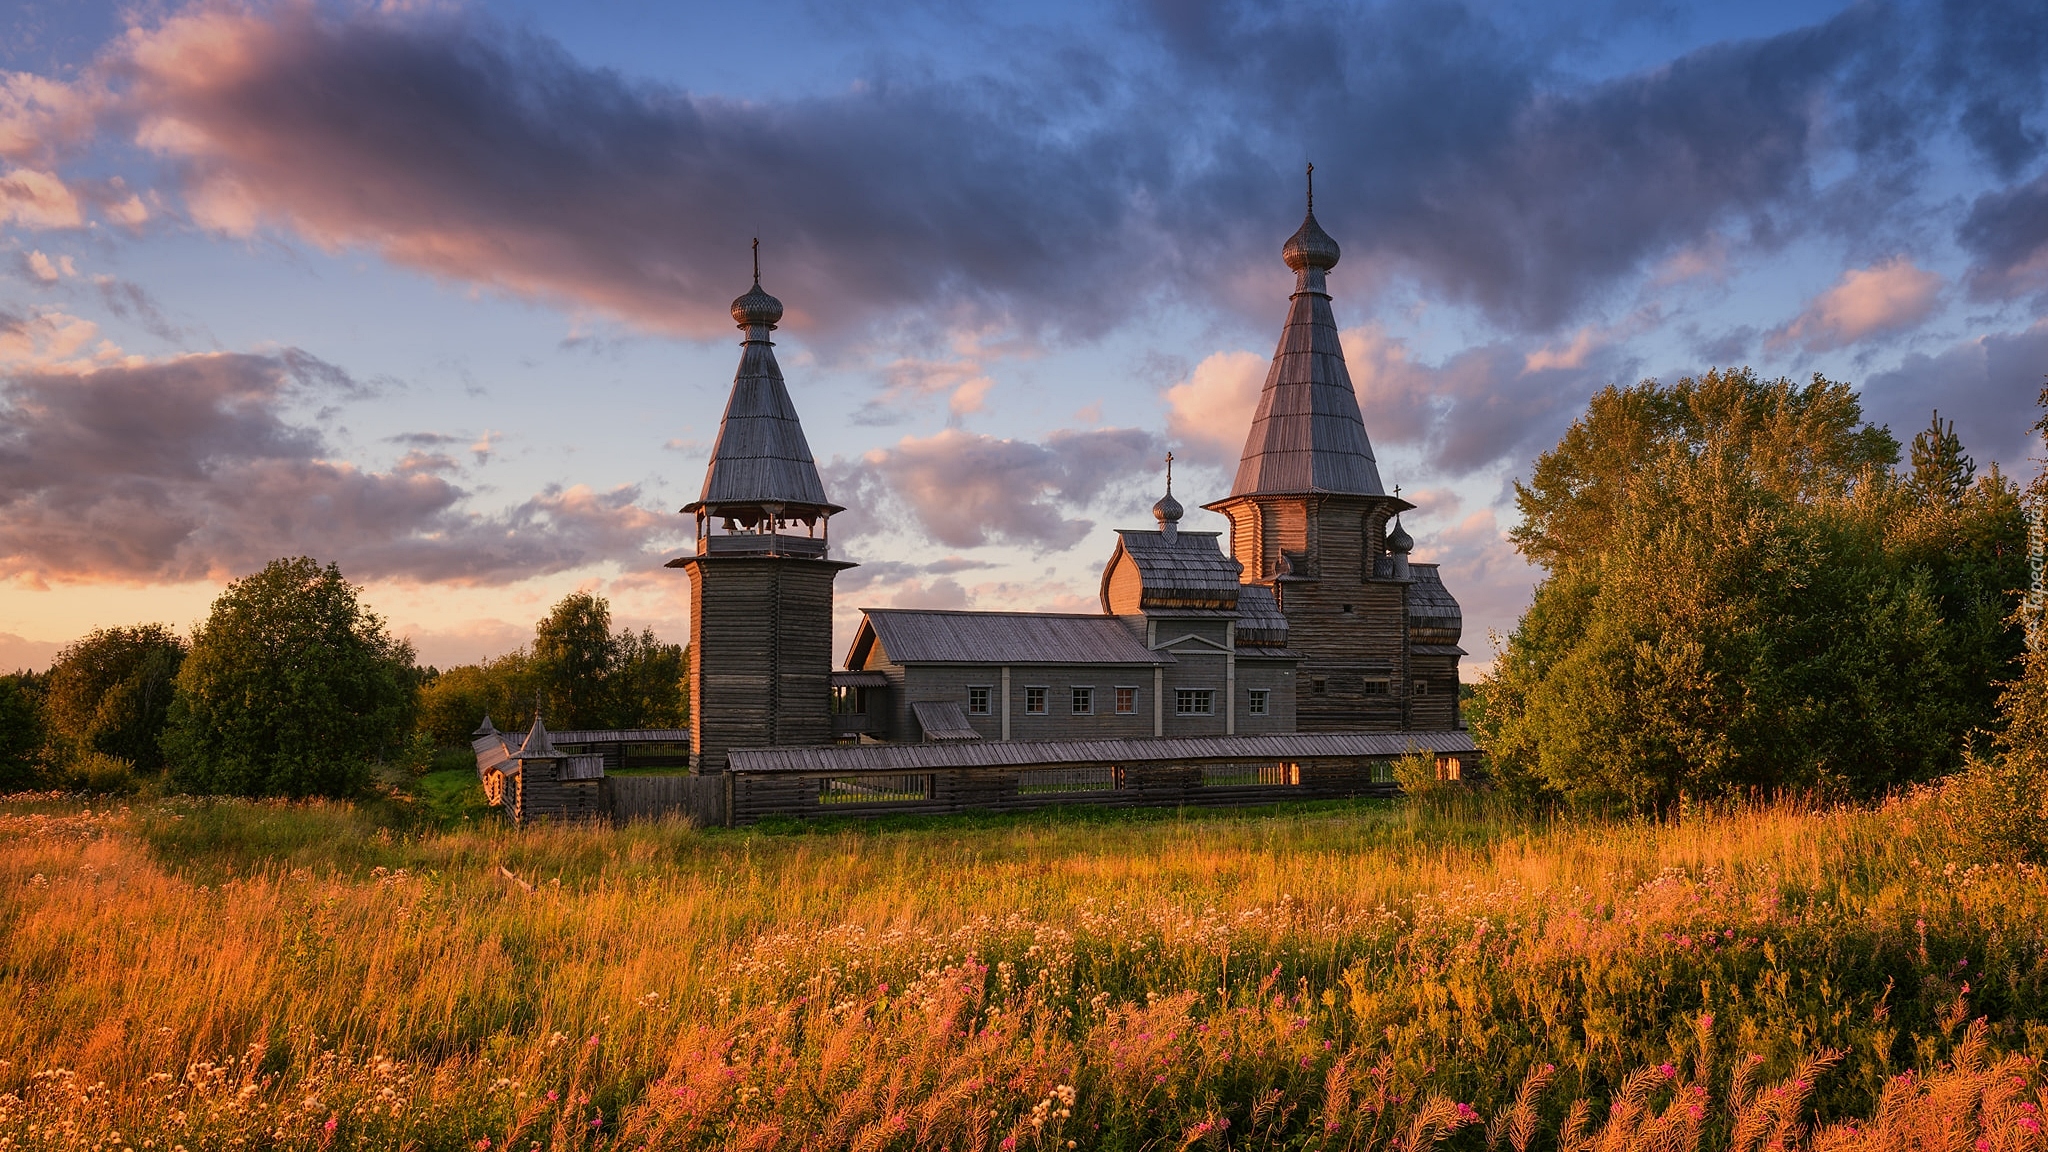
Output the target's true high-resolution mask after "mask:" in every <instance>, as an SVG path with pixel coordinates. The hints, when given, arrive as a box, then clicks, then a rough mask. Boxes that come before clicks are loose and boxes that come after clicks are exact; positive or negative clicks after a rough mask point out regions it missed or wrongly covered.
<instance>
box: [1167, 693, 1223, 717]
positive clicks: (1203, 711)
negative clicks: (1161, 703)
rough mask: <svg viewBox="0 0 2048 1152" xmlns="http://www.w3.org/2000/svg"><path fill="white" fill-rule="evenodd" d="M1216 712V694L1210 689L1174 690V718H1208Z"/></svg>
mask: <svg viewBox="0 0 2048 1152" xmlns="http://www.w3.org/2000/svg"><path fill="white" fill-rule="evenodd" d="M1215 711H1216V692H1215V690H1214V689H1212V688H1176V689H1174V692H1173V714H1174V715H1176V716H1209V715H1212V714H1214V713H1215Z"/></svg>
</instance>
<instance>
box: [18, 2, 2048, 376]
mask: <svg viewBox="0 0 2048 1152" xmlns="http://www.w3.org/2000/svg"><path fill="white" fill-rule="evenodd" d="M1984 7H1985V6H1981V5H1945V6H1932V7H1928V8H1921V7H1882V6H1856V7H1854V8H1851V9H1850V10H1849V11H1847V12H1845V13H1843V14H1842V15H1839V16H1837V17H1835V18H1833V19H1830V20H1827V21H1825V22H1822V23H1819V24H1815V25H1812V26H1810V27H1804V28H1798V29H1794V30H1792V31H1788V32H1786V33H1783V34H1780V35H1777V36H1772V37H1764V38H1760V39H1754V40H1744V41H1739V42H1730V43H1724V44H1717V45H1712V46H1709V47H1706V48H1702V49H1699V50H1697V51H1694V52H1691V53H1688V54H1686V55H1683V56H1681V57H1679V58H1677V59H1675V60H1671V61H1669V62H1666V63H1664V64H1662V65H1660V66H1658V67H1655V68H1652V69H1646V70H1643V71H1641V72H1637V73H1634V74H1630V75H1625V76H1620V77H1616V78H1612V79H1606V80H1602V81H1598V82H1582V81H1574V80H1572V79H1570V74H1571V70H1570V63H1571V61H1572V60H1573V59H1574V56H1573V54H1575V53H1577V52H1579V51H1581V49H1582V47H1583V44H1582V41H1581V40H1579V39H1578V36H1579V33H1578V32H1575V31H1573V30H1572V29H1571V28H1570V27H1568V26H1567V25H1568V24H1569V22H1568V21H1567V22H1564V23H1560V24H1558V25H1556V26H1555V27H1552V28H1548V29H1540V30H1537V31H1535V32H1532V31H1531V29H1529V28H1527V27H1523V26H1521V25H1519V24H1516V23H1515V22H1513V21H1511V20H1509V19H1508V18H1507V17H1504V16H1497V15H1495V14H1493V13H1491V12H1490V11H1488V10H1483V9H1480V8H1477V7H1470V6H1465V5H1460V4H1456V3H1444V2H1435V3H1419V4H1401V5H1384V6H1370V7H1363V8H1351V7H1346V6H1341V5H1325V4H1312V5H1306V6H1280V7H1272V6H1262V5H1250V4H1231V3H1218V4H1211V5H1207V6H1204V7H1203V8H1201V10H1200V12H1199V13H1198V14H1197V17H1198V18H1191V17H1189V15H1188V14H1187V13H1184V12H1179V9H1178V8H1175V9H1174V12H1177V13H1179V14H1178V15H1169V14H1168V12H1167V10H1166V9H1165V8H1155V9H1141V10H1139V11H1138V12H1137V13H1136V15H1135V16H1134V18H1133V19H1131V20H1130V21H1128V22H1127V23H1126V24H1125V25H1123V26H1122V27H1123V28H1124V31H1125V33H1126V34H1127V35H1130V36H1135V37H1136V38H1137V39H1138V40H1139V42H1140V43H1139V44H1138V45H1137V50H1136V51H1135V52H1128V53H1124V54H1122V55H1120V56H1119V57H1118V58H1116V59H1114V60H1112V59H1109V58H1106V57H1104V55H1103V54H1102V50H1101V49H1100V48H1099V46H1097V45H1096V44H1094V43H1092V42H1090V41H1088V40H1084V39H1078V38H1068V37H1061V36H1057V35H1053V36H1048V37H1045V38H1039V39H1030V40H1018V39H1017V38H1015V37H1007V38H1005V39H1004V40H1002V41H1000V42H995V41H991V42H990V43H988V44H985V45H982V46H980V48H978V49H977V50H978V51H982V52H983V53H984V54H985V55H986V56H987V57H988V59H989V61H990V64H989V68H988V69H987V70H986V72H985V73H984V74H983V75H979V76H976V77H974V78H972V79H963V80H949V79H942V78H938V77H937V76H934V75H931V74H918V73H911V74H907V75H905V74H899V73H896V72H891V71H889V70H887V69H883V68H881V67H880V66H879V65H878V66H877V71H876V74H875V75H873V76H869V77H865V78H863V81H862V82H861V83H858V84H855V85H852V86H849V87H848V88H846V89H844V90H842V91H839V92H836V93H831V94H826V95H817V96H806V97H802V98H793V99H779V100H777V99H768V100H754V101H740V100H730V99H721V98H717V97H713V96H707V95H702V94H697V93H692V92H688V91H683V90H680V89H677V88H673V87H668V86H662V85H656V84H649V83H637V82H634V81H631V80H629V79H627V78H624V77H622V76H620V75H619V74H618V73H616V72H614V71H612V70H608V69H602V68H594V67H588V66H585V65H583V64H580V63H578V62H577V61H575V60H574V59H572V58H571V57H570V56H569V55H568V54H567V53H566V52H565V51H564V50H563V48H562V47H561V46H560V45H558V44H556V43H554V42H552V41H549V40H546V39H544V38H542V37H540V36H538V35H535V34H533V33H531V32H527V31H521V30H517V29H508V28H506V27H504V26H502V25H500V24H497V23H494V22H492V21H491V20H490V19H489V18H488V17H486V16H484V15H481V14H479V13H477V12H475V11H471V10H462V9H455V8H450V7H447V6H442V5H376V6H372V5H361V6H348V7H345V8H341V9H334V8H323V7H321V6H318V5H315V4H313V3H311V2H310V0H296V2H294V0H286V2H285V3H281V4H278V5H274V6H269V7H264V8H258V9H249V8H241V7H236V6H229V5H225V4H201V5H197V6H194V7H190V8H186V9H184V10H182V11H179V12H176V13H174V14H172V15H170V16H167V17H161V18H143V20H142V22H141V23H138V24H137V25H136V26H135V27H134V28H132V29H131V30H130V31H129V33H128V34H127V35H125V36H123V37H121V38H120V39H118V40H117V41H115V42H113V43H112V44H110V45H109V46H108V48H107V49H106V51H105V53H104V55H103V58H102V59H101V61H100V62H99V63H98V64H97V65H95V66H94V67H93V68H92V69H89V70H88V73H87V74H86V75H84V76H82V77H81V78H80V79H79V80H77V81H76V82H75V83H73V84H71V85H68V86H67V85H64V84H61V83H58V82H56V81H53V80H44V79H38V78H28V79H22V80H18V81H12V80H11V81H9V84H10V85H12V87H9V88H8V89H6V92H5V94H0V149H5V150H8V152H9V154H10V155H13V156H16V157H19V158H20V159H19V160H18V162H19V163H20V164H22V165H23V167H22V169H21V170H23V171H35V172H47V171H49V165H50V164H51V163H52V162H53V161H52V159H51V158H52V157H57V156H60V155H68V154H70V153H72V152H75V151H76V150H78V149H79V148H80V147H82V146H83V145H81V144H80V143H79V139H80V137H81V135H87V134H90V132H91V131H94V130H97V131H100V132H103V133H104V132H109V131H117V130H118V131H122V132H126V133H129V134H131V135H132V138H133V139H134V140H135V141H137V142H139V143H141V144H142V145H143V146H145V147H146V148H149V149H151V150H153V151H154V152H155V153H156V154H157V155H159V156H161V157H162V158H163V160H164V161H165V162H166V164H167V168H168V171H169V172H170V173H171V174H172V178H173V179H175V180H176V181H177V182H178V184H179V186H180V188H181V189H182V191H183V194H184V196H185V200H186V206H187V208H188V209H189V211H190V213H191V215H192V218H193V219H194V220H196V221H198V222H200V223H201V224H203V225H205V226H207V227H211V228H215V229H218V230H221V231H224V232H228V233H231V234H235V235H250V234H253V233H255V232H257V231H259V230H262V229H266V228H276V229H282V230H285V231H288V232H291V233H295V234H297V235H299V236H303V237H305V238H307V239H309V240H311V241H312V242H314V243H316V244H320V245H324V246H328V247H331V248H339V247H351V246H359V247H363V248H367V249H372V250H375V251H377V252H380V253H381V254H383V255H384V256H385V257H386V258H387V259H389V260H391V261H394V262H396V263H398V264H401V265H404V266H407V267H411V268H415V269H418V270H421V271H424V272H426V273H429V274H431V275H434V276H439V277H445V278H449V279H453V280H458V281H461V282H465V283H469V284H475V285H482V286H486V287H489V288H494V289H497V290H500V291H503V292H506V293H509V294H513V295H517V296H523V297H531V298H538V299H545V300H550V301H556V302H561V303H563V304H565V305H567V306H570V307H572V308H576V309H585V308H588V309H593V310H601V311H605V312H609V313H611V314H613V315H615V316H619V317H623V318H625V319H626V320H627V321H629V322H630V323H632V324H635V325H637V326H640V327H644V328H648V329H655V330H661V331H669V332H679V333H684V334H692V335H701V336H709V335H714V334H719V333H722V332H724V330H725V329H724V325H725V324H726V319H725V304H726V301H727V300H729V299H730V298H731V296H732V295H733V294H734V292H735V291H736V290H738V289H739V288H741V287H743V286H744V284H745V280H744V279H743V277H744V275H745V272H744V267H743V266H744V255H745V242H746V239H747V237H748V236H750V235H752V233H753V231H754V228H755V225H756V223H757V222H761V221H767V222H772V228H771V229H770V232H771V234H770V235H769V236H767V237H764V254H765V258H766V261H767V267H766V271H767V274H768V275H767V279H768V282H769V284H770V285H771V287H772V288H773V289H774V290H775V291H776V292H777V293H778V294H779V295H781V296H782V298H783V299H784V301H785V303H786V304H788V306H789V308H790V313H789V317H788V323H789V325H790V326H791V327H792V328H795V329H798V330H809V331H812V332H814V333H817V332H820V331H822V332H824V333H826V334H829V333H831V332H835V331H836V332H842V333H843V332H852V331H855V330H859V329H863V328H866V327H869V326H874V325H883V326H887V325H889V324H892V323H895V322H898V321H901V320H902V319H903V318H905V317H917V318H919V319H918V322H919V323H931V324H936V325H938V326H940V327H944V326H948V325H958V324H967V325H970V326H971V325H977V324H980V325H988V324H993V325H998V326H1010V327H1015V328H1018V329H1020V330H1023V331H1026V332H1030V333H1064V334H1068V335H1074V336H1079V337H1090V336H1094V335H1099V334H1101V333H1102V332H1105V331H1107V330H1109V329H1110V328H1112V327H1114V326H1115V325H1117V324H1118V323H1120V322H1122V321H1123V320H1125V319H1127V318H1129V317H1130V316H1132V315H1135V314H1138V313H1139V312H1140V311H1142V310H1143V309H1145V308H1147V307H1149V306H1151V305H1152V304H1153V303H1156V302H1157V301H1158V299H1159V298H1160V297H1162V296H1168V297H1171V296H1175V295H1186V296H1190V297H1193V298H1195V299H1197V300H1199V301H1200V302H1203V303H1206V304H1214V303H1222V304H1224V305H1225V306H1227V307H1243V306H1245V305H1246V304H1247V303H1248V302H1250V301H1252V300H1254V299H1256V301H1257V304H1258V307H1259V308H1260V309H1261V310H1262V314H1263V311H1264V310H1265V309H1267V308H1268V306H1269V305H1270V303H1271V299H1270V293H1271V292H1272V291H1273V290H1274V288H1273V285H1274V284H1276V283H1278V282H1279V277H1280V275H1281V273H1280V271H1279V268H1278V262H1277V260H1275V259H1274V257H1273V249H1274V247H1275V245H1276V241H1277V240H1278V239H1279V237H1280V236H1281V235H1282V234H1284V231H1285V230H1286V228H1287V226H1288V224H1289V223H1291V221H1290V220H1289V219H1288V218H1287V217H1291V215H1292V211H1293V208H1292V204H1293V185H1294V181H1295V177H1294V175H1293V172H1294V169H1295V166H1296V163H1297V159H1298V157H1300V156H1302V155H1304V154H1307V155H1314V156H1315V157H1316V158H1317V161H1318V164H1319V168H1320V169H1321V172H1320V173H1319V174H1322V175H1324V176H1325V198H1324V200H1325V205H1324V206H1325V213H1324V215H1325V221H1324V222H1325V223H1326V224H1327V225H1328V226H1330V227H1331V229H1332V230H1333V232H1335V233H1336V234H1337V235H1338V236H1339V238H1340V240H1343V241H1344V242H1345V243H1346V244H1347V246H1348V250H1347V256H1346V260H1347V263H1346V271H1350V270H1353V269H1362V270H1363V279H1362V280H1361V281H1353V283H1367V284H1381V283H1385V282H1387V280H1388V278H1389V277H1393V276H1404V277H1410V278H1413V279H1414V280H1416V281H1419V282H1420V283H1421V284H1423V285H1424V286H1425V287H1426V288H1427V289H1428V291H1430V292H1431V293H1434V294H1437V295H1440V296H1443V297H1445V298H1449V299H1453V300H1458V301H1463V302H1467V303H1470V304H1472V305H1474V306H1476V307H1478V308H1480V309H1482V310H1483V311H1484V312H1485V313H1486V314H1487V316H1489V317H1490V318H1491V319H1492V320H1493V321H1494V322H1496V323H1497V324H1499V325H1502V326H1505V327H1507V328H1509V329H1512V330H1518V331H1524V332H1548V331H1550V330H1553V329H1554V328H1556V327H1557V326H1559V325H1560V324H1563V323H1566V322H1568V321H1569V320H1570V319H1571V318H1573V317H1574V316H1575V315H1576V314H1577V313H1579V312H1580V311H1582V310H1584V309H1585V308H1586V307H1587V306H1588V305H1589V304H1591V303H1595V302H1597V301H1598V300H1600V299H1601V297H1602V295H1603V294H1604V293H1607V292H1608V291H1609V290H1610V289H1612V288H1614V287H1615V286H1616V285H1618V284H1622V283H1625V282H1626V281H1628V280H1630V279H1631V278H1634V277H1636V276H1638V275H1640V274H1642V273H1643V272H1644V271H1645V270H1647V269H1650V268H1652V267H1654V266H1657V265H1658V264H1659V263H1660V262H1662V263H1663V267H1664V270H1663V271H1662V272H1659V273H1658V274H1659V275H1673V274H1682V275H1694V274H1708V273H1707V272H1703V271H1696V270H1695V269H1696V268H1698V269H1704V268H1706V267H1707V265H1705V264H1703V263H1701V261H1703V260H1705V259H1706V258H1705V256H1700V255H1698V254H1699V253H1709V252H1712V251H1713V250H1714V246H1715V245H1716V244H1721V243H1740V244H1760V245H1777V244H1783V243H1785V242H1786V241H1787V240H1788V239H1789V238H1791V237H1792V236H1795V235H1797V234H1798V233H1799V232H1801V231H1803V230H1810V229H1814V228H1830V227H1839V228H1841V229H1842V230H1845V231H1846V230H1850V229H1859V230H1860V229H1864V228H1866V227H1867V225H1868V224H1869V222H1870V219H1871V215H1870V214H1871V213H1873V212H1875V213H1878V214H1880V216H1881V215H1882V214H1883V213H1885V212H1888V211H1891V210H1892V209H1894V208H1896V207H1898V206H1899V205H1902V204H1906V203H1909V202H1910V201H1911V198H1912V197H1913V196H1914V195H1915V194H1916V191H1917V190H1918V189H1919V188H1920V186H1921V184H1922V182H1923V181H1924V177H1923V176H1922V175H1921V173H1922V171H1923V169H1924V168H1925V166H1926V165H1925V163H1924V159H1923V158H1922V157H1921V153H1920V150H1921V145H1920V141H1921V140H1922V139H1923V138H1927V137H1930V136H1931V135H1932V133H1931V132H1930V130H1929V129H1930V126H1931V125H1934V124H1935V123H1936V122H1938V121H1939V120H1941V119H1942V118H1943V117H1948V116H1962V117H1963V118H1964V120H1965V121H1966V122H1967V124H1970V125H1979V127H1980V128H1981V131H1980V130H1979V128H1971V129H1969V131H1971V132H1973V133H1975V135H1973V136H1972V137H1971V138H1972V139H1973V140H1975V141H1977V142H1978V146H1979V147H1980V148H1984V149H1988V150H1989V151H1987V153H1986V154H1987V155H1991V154H1992V153H1996V154H1997V155H1998V156H2001V157H2007V158H2011V157H2023V156H2024V155H2026V154H2028V153H2027V149H2028V148H2030V147H2031V146H2032V145H2031V144H2029V143H2028V141H2029V140H2031V139H2032V137H2031V136H2029V135H2028V133H2029V132H2032V131H2033V129H2032V128H2030V127H2029V126H2028V125H2029V121H2027V119H2026V116H2025V115H2024V114H2023V113H2025V112H2026V111H2027V109H2029V108H2031V107H2033V105H2028V104H2026V103H2025V101H2026V100H2027V99H2028V93H2029V92H2030V91H2032V89H2031V88H2030V87H2029V85H2030V84H2036V82H2037V80H2038V75H2039V73H2040V71H2041V61H2040V60H2039V59H2037V58H2036V57H2035V56H2034V55H2030V54H2029V53H2027V52H2024V51H2014V50H2013V49H2012V48H2011V45H2012V44H2015V43H2024V42H2031V40H2029V38H2030V37H2033V38H2038V36H2039V34H2040V29H2041V28H2042V26H2043V24H2044V19H2048V18H2044V16H2043V14H2042V13H2041V12H2040V11H2039V10H2038V9H2037V8H2035V7H2026V6H2008V8H2007V9H2001V10H1998V11H1980V9H1983V8H1984ZM1148 13H1149V14H1148ZM1097 31H1098V30H1097V29H1095V28H1093V27H1091V28H1090V30H1089V31H1088V32H1087V33H1082V34H1079V35H1093V34H1095V33H1096V32H1097ZM963 35H965V33H963ZM1979 41H1983V42H1985V43H1986V44H1988V45H1990V47H1991V48H1993V49H1996V51H1993V52H1989V53H1985V52H1979V51H1978V49H1976V48H1971V47H1967V46H1968V45H1975V44H1978V42H1979ZM1925 43H1933V44H1939V45H1946V46H1950V47H1943V48H1942V49H1941V50H1940V51H1933V50H1929V51H1919V50H1918V46H1919V45H1922V44H1925ZM1956 45H1963V46H1964V47H1953V46H1956ZM1148 49H1149V51H1147V50H1148ZM1978 56H1983V57H1984V59H1985V61H1986V65H1987V66H1986V67H1984V68H1981V69H1972V68H1967V67H1960V66H1951V65H1952V64H1954V63H1955V62H1958V61H1967V60H1971V59H1975V58H1976V57H1978ZM1994 57H1995V58H1994ZM1308 74H1312V75H1315V76H1316V77H1317V82H1316V83H1315V84H1313V85H1304V84H1303V83H1302V82H1301V77H1302V76H1303V75H1308ZM1112 75H1113V76H1114V81H1113V82H1112V81H1111V80H1109V79H1106V77H1109V76H1112ZM1191 106H1199V108H1200V109H1201V110H1202V114H1201V115H1199V116H1190V115H1189V114H1188V109H1189V108H1190V107H1191ZM82 123H83V124H85V125H87V126H86V127H81V124H82ZM31 162H32V163H31ZM2001 163H2003V161H2001ZM1823 171H1825V173H1826V177H1825V179H1823V177H1822V175H1821V173H1822V172H1823ZM1844 173H1846V174H1844ZM127 195H128V196H129V197H130V198H131V199H127V200H122V201H120V203H123V204H130V205H132V207H131V209H130V211H131V213H140V214H142V215H138V216H135V217H134V218H135V219H138V220H139V219H141V218H144V217H145V216H146V213H147V211H148V209H147V205H146V204H145V203H144V201H143V200H142V199H134V198H133V195H134V194H133V193H132V192H130V193H128V194H127ZM109 203H110V204H111V203H112V202H111V201H109ZM1283 206H1284V207H1283ZM1852 209H1853V214H1852ZM101 210H102V212H103V213H104V214H107V215H109V218H114V217H115V216H116V215H117V213H116V212H115V210H114V208H112V207H109V206H103V207H102V209H101ZM37 211H38V212H41V211H43V210H42V209H38V210H37ZM1744 237H1747V239H1744ZM1174 238H1186V239H1185V240H1183V241H1176V240H1175V239H1174ZM1687 253H1694V254H1695V257H1696V258H1690V259H1689V258H1688V257H1687V255H1686V254H1687ZM1251 268H1256V269H1258V270H1259V272H1260V274H1258V275H1253V274H1249V273H1247V272H1246V269H1251ZM954 398H955V407H956V408H957V409H958V410H960V412H964V411H965V410H970V409H972V407H973V406H974V403H975V401H976V396H975V394H974V393H973V392H967V393H960V392H957V391H956V392H955V393H954ZM956 414H958V413H956Z"/></svg>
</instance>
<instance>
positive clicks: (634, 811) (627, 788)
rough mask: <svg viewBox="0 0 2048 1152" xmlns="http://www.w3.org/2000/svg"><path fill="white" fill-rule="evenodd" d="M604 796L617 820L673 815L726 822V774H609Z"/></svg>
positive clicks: (698, 821)
mask: <svg viewBox="0 0 2048 1152" xmlns="http://www.w3.org/2000/svg"><path fill="white" fill-rule="evenodd" d="M604 800H605V805H606V809H607V812H608V814H609V815H610V816H611V819H612V822H613V823H614V824H629V823H631V822H633V821H635V820H661V819H666V818H669V817H673V816H688V817H689V818H690V820H691V821H692V822H693V823H695V824H697V825H698V826H699V827H715V826H717V825H720V824H723V823H725V778H724V777H723V776H686V775H682V774H680V773H678V774H677V775H674V776H607V777H605V779H604Z"/></svg>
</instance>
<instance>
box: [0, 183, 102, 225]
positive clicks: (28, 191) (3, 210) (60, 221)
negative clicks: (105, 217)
mask: <svg viewBox="0 0 2048 1152" xmlns="http://www.w3.org/2000/svg"><path fill="white" fill-rule="evenodd" d="M0 224H18V225H20V226H21V227H23V228H32V229H41V228H80V227H83V226H84V225H85V213H84V211H83V210H81V209H80V208H79V206H78V197H77V196H76V195H74V194H73V193H72V191H71V189H69V188H67V187H65V186H64V181H62V180H60V179H58V178H57V176H56V175H55V174H53V173H49V172H38V171H36V170H35V169H33V168H16V169H15V170H13V171H12V172H4V173H0Z"/></svg>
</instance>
